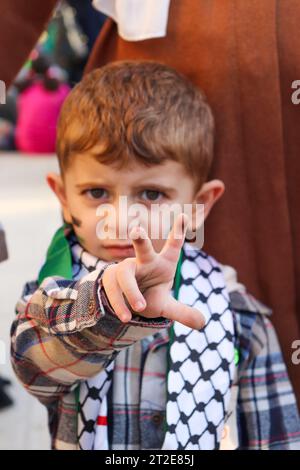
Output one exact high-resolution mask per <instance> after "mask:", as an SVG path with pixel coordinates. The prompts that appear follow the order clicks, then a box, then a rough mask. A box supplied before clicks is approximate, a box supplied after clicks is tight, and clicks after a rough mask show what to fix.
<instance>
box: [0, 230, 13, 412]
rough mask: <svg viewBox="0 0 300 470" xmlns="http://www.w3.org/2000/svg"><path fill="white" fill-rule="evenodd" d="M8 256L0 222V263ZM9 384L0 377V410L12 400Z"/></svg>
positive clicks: (10, 403)
mask: <svg viewBox="0 0 300 470" xmlns="http://www.w3.org/2000/svg"><path fill="white" fill-rule="evenodd" d="M7 257H8V253H7V247H6V243H5V234H4V230H3V227H2V225H1V223H0V263H1V262H2V261H5V260H6V259H7ZM8 385H10V381H9V380H7V379H4V378H2V377H0V410H2V409H3V408H6V407H7V406H10V405H12V403H13V401H12V399H11V398H10V396H9V395H7V393H6V390H5V388H6V387H7V386H8Z"/></svg>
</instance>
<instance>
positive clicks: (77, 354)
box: [11, 271, 172, 405]
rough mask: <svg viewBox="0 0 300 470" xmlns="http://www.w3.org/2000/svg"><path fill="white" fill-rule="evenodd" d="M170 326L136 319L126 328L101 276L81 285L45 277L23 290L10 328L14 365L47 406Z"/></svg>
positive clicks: (162, 320)
mask: <svg viewBox="0 0 300 470" xmlns="http://www.w3.org/2000/svg"><path fill="white" fill-rule="evenodd" d="M171 323H172V321H170V320H167V319H165V318H163V317H159V318H150V319H149V318H145V317H142V316H139V315H133V316H132V319H131V320H130V321H129V322H128V323H123V322H122V321H121V320H120V319H119V318H118V317H117V315H116V314H115V312H114V311H113V309H112V308H111V306H110V304H109V302H108V299H107V297H106V294H105V290H104V288H103V286H102V272H101V274H100V273H99V271H93V272H92V273H89V274H87V275H86V276H84V277H83V278H82V279H81V280H79V281H70V280H66V279H63V278H61V277H49V278H46V279H45V280H44V281H43V283H42V284H41V285H40V287H39V286H38V285H37V282H31V283H28V284H26V285H25V288H24V291H23V295H22V297H21V298H20V300H19V301H18V303H17V306H16V318H15V320H14V322H13V325H12V328H11V361H12V366H13V369H14V371H15V373H16V375H17V377H18V379H19V380H20V381H21V383H22V384H23V386H24V387H25V388H26V389H27V390H28V392H29V393H31V394H32V395H34V396H36V397H37V398H38V399H39V400H40V401H41V402H42V403H44V404H46V405H49V404H50V403H51V402H53V401H55V400H57V399H59V398H60V397H61V395H62V394H66V393H69V392H70V391H71V390H73V389H74V388H75V387H76V386H77V385H78V383H79V382H80V381H82V380H86V379H87V378H89V377H92V376H94V375H96V374H97V373H99V372H100V371H101V370H102V369H103V368H105V367H106V366H107V365H108V364H109V363H110V362H111V361H112V360H114V358H115V356H116V355H117V354H118V352H119V351H121V350H122V349H123V348H126V347H129V346H130V345H131V344H133V343H134V342H136V341H140V340H141V339H142V338H144V337H146V336H148V335H152V334H154V333H156V332H157V331H159V330H160V329H161V328H165V327H167V326H169V325H170V324H171Z"/></svg>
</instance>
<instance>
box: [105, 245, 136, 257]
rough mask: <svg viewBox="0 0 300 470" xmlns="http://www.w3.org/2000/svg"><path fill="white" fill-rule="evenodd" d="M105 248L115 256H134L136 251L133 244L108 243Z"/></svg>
mask: <svg viewBox="0 0 300 470" xmlns="http://www.w3.org/2000/svg"><path fill="white" fill-rule="evenodd" d="M105 249H106V250H107V251H109V253H110V254H111V255H113V256H122V257H123V256H125V257H132V256H135V251H134V247H133V245H117V244H115V245H106V246H105Z"/></svg>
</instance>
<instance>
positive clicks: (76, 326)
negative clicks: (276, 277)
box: [11, 266, 300, 450]
mask: <svg viewBox="0 0 300 470" xmlns="http://www.w3.org/2000/svg"><path fill="white" fill-rule="evenodd" d="M221 267H222V266H221ZM222 269H223V270H224V276H225V280H226V286H227V288H228V292H229V296H230V304H231V308H232V312H233V316H234V321H235V330H236V346H237V348H238V349H239V354H240V358H239V365H238V368H237V377H236V383H235V386H236V387H238V395H237V401H236V404H235V407H236V410H235V411H236V417H237V424H238V426H237V428H238V442H239V449H284V450H286V449H300V427H299V416H298V410H297V407H296V402H295V397H294V394H293V390H292V387H291V384H290V381H289V378H288V375H287V371H286V367H285V364H284V362H283V358H282V354H281V351H280V347H279V344H278V340H277V338H276V334H275V331H274V329H273V327H272V325H271V322H270V319H269V315H270V313H271V311H270V309H268V308H267V307H266V306H264V305H263V304H262V303H261V302H259V301H258V300H256V299H255V298H254V297H252V296H251V295H250V294H249V293H247V292H246V290H245V288H244V287H243V286H241V284H238V283H237V281H236V273H235V271H234V270H233V269H232V268H230V267H228V266H223V267H222ZM170 325H171V322H170V321H169V320H167V319H165V318H155V319H147V318H144V317H142V316H138V315H133V317H132V319H131V321H130V322H128V323H127V324H125V323H122V322H121V321H120V320H119V319H118V317H117V316H116V314H115V313H114V311H113V310H112V309H111V307H110V305H109V302H108V300H107V298H106V294H105V291H104V288H103V286H102V282H101V273H100V272H99V270H94V271H93V272H90V273H89V274H87V275H85V276H84V277H82V278H81V279H80V280H78V281H70V280H66V279H63V278H60V277H49V278H46V279H45V280H44V281H43V283H42V284H41V286H40V287H38V284H37V281H33V282H31V283H27V284H26V285H25V287H24V291H23V294H22V297H21V299H20V300H19V302H18V303H17V316H16V318H15V320H14V322H13V325H12V329H11V335H12V342H11V358H12V365H13V368H14V370H15V373H16V375H17V376H18V378H19V380H20V381H21V383H22V384H23V386H24V387H25V388H26V390H28V392H29V393H31V394H32V395H34V396H35V397H36V398H38V400H39V401H40V402H41V403H43V404H44V405H45V406H46V407H47V409H48V414H49V427H50V433H51V437H52V448H54V449H78V444H77V403H76V393H75V389H76V387H77V386H78V384H79V383H80V382H81V381H84V380H86V379H88V378H90V377H92V376H94V375H96V374H97V373H99V372H100V371H101V370H102V369H103V368H104V367H106V366H107V365H108V364H109V363H110V361H112V360H114V361H115V365H114V371H113V380H112V386H111V387H110V390H109V392H108V423H109V425H108V437H109V446H110V448H111V449H119V450H120V449H129V450H134V449H160V448H161V446H162V443H163V438H164V430H163V421H164V417H165V406H166V370H167V348H168V341H169V335H168V329H169V326H170ZM153 391H155V393H153Z"/></svg>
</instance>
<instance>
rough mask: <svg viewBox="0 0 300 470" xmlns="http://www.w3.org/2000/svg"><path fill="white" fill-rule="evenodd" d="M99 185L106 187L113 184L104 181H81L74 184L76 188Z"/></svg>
mask: <svg viewBox="0 0 300 470" xmlns="http://www.w3.org/2000/svg"><path fill="white" fill-rule="evenodd" d="M99 186H106V187H112V186H113V185H110V184H108V183H104V181H90V182H89V181H87V182H86V183H81V184H75V187H76V188H79V189H80V188H87V187H88V188H92V187H99Z"/></svg>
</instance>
